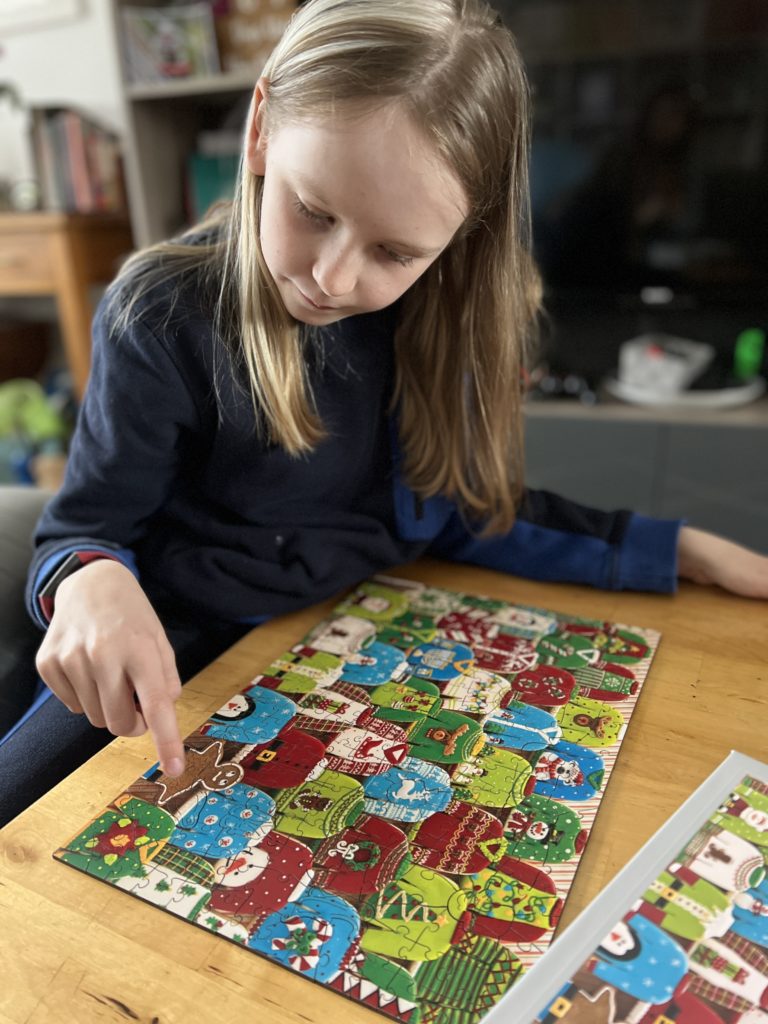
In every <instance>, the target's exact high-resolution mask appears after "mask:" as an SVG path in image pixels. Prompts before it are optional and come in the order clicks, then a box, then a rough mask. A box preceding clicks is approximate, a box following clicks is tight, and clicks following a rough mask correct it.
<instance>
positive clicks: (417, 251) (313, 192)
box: [295, 173, 442, 259]
mask: <svg viewBox="0 0 768 1024" xmlns="http://www.w3.org/2000/svg"><path fill="white" fill-rule="evenodd" d="M295 177H296V183H297V184H298V185H299V187H300V188H301V189H302V191H303V192H305V193H307V195H308V196H309V197H310V198H311V199H312V200H313V201H314V202H316V203H317V204H318V206H320V207H322V208H323V209H324V210H331V209H332V208H333V204H332V203H329V202H328V200H327V199H325V198H324V197H323V196H321V195H320V193H319V192H318V191H317V189H316V188H315V186H314V185H313V184H312V182H311V181H310V180H309V179H308V178H305V177H304V175H303V174H300V173H297V174H296V176H295ZM380 244H381V245H385V246H387V247H388V248H391V249H398V250H404V253H403V254H404V255H407V256H414V257H416V258H417V259H419V258H426V257H427V256H436V255H437V254H438V253H439V252H440V251H441V249H442V246H439V245H438V246H435V247H434V248H429V247H427V248H425V247H424V246H421V245H414V244H413V242H400V241H395V240H394V239H384V240H382V241H381V243H380Z"/></svg>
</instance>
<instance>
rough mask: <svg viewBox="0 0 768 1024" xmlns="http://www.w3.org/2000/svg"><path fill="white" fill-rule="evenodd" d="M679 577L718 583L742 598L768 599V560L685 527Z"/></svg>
mask: <svg viewBox="0 0 768 1024" xmlns="http://www.w3.org/2000/svg"><path fill="white" fill-rule="evenodd" d="M677 562H678V566H677V574H678V576H680V577H682V578H683V579H687V580H693V581H694V583H716V584H717V585H718V586H720V587H723V589H725V590H730V591H732V592H733V593H734V594H740V595H741V596H742V597H757V598H764V599H768V558H766V557H765V555H759V554H758V553H757V552H756V551H750V550H749V548H745V547H742V546H741V545H740V544H734V543H733V541H730V540H725V539H724V538H723V537H718V536H716V535H715V534H714V533H706V532H705V531H704V530H695V529H693V527H690V526H683V527H682V529H681V530H680V536H679V538H678V542H677Z"/></svg>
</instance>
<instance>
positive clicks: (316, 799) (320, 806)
mask: <svg viewBox="0 0 768 1024" xmlns="http://www.w3.org/2000/svg"><path fill="white" fill-rule="evenodd" d="M373 777H374V778H376V776H373ZM378 777H379V778H383V777H384V776H378ZM275 803H276V808H277V809H276V814H275V828H277V829H278V830H279V831H281V832H288V833H289V834H290V835H295V836H302V837H304V838H306V839H325V838H326V836H332V835H333V834H334V833H335V832H340V831H341V830H342V829H344V828H346V827H347V825H353V824H354V823H355V821H356V820H357V818H358V817H359V816H360V815H361V814H362V811H363V787H362V786H361V784H360V783H359V782H358V781H357V779H353V778H352V777H351V776H349V775H344V774H342V773H341V772H334V771H331V770H329V769H325V770H324V771H323V772H322V774H320V775H319V776H318V777H317V778H316V779H308V780H307V781H306V782H303V783H302V784H301V785H300V786H294V787H293V788H292V789H283V790H281V791H280V792H279V793H278V795H277V799H276V801H275Z"/></svg>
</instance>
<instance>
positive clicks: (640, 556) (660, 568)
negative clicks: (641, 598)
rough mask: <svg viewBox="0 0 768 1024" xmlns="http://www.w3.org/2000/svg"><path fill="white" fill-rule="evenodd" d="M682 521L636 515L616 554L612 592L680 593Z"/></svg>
mask: <svg viewBox="0 0 768 1024" xmlns="http://www.w3.org/2000/svg"><path fill="white" fill-rule="evenodd" d="M684 522H685V520H682V519H652V518H650V517H649V516H643V515H639V514H638V513H633V514H632V515H631V516H630V519H629V522H628V524H627V527H626V530H625V532H624V536H623V537H622V539H621V543H620V544H619V547H618V550H617V552H616V560H615V562H614V566H613V574H612V575H613V579H612V581H611V589H612V590H649V591H654V592H656V593H660V594H674V593H675V591H676V590H677V542H678V537H679V534H680V528H681V527H682V526H683V525H684Z"/></svg>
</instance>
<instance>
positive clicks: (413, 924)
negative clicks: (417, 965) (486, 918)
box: [360, 866, 468, 960]
mask: <svg viewBox="0 0 768 1024" xmlns="http://www.w3.org/2000/svg"><path fill="white" fill-rule="evenodd" d="M467 903H468V901H467V897H466V895H465V894H464V893H463V892H462V891H461V890H460V889H459V887H458V886H457V885H456V883H455V882H452V881H451V880H450V879H448V878H445V877H444V876H443V875H440V874H438V873H437V872H436V871H430V870H429V869H428V868H422V867H419V866H413V867H411V868H409V869H408V870H407V871H406V872H404V874H403V875H402V876H401V877H400V878H398V879H397V880H396V881H394V882H390V883H389V885H386V886H384V888H383V889H381V890H380V891H379V892H377V893H376V894H375V895H373V896H370V897H369V898H368V899H367V900H366V901H365V902H364V903H363V904H362V906H361V908H360V917H361V918H362V920H363V922H364V923H365V924H366V925H367V927H366V928H365V929H364V930H363V933H362V936H361V939H360V947H361V949H363V950H365V951H366V952H371V953H380V954H382V955H384V956H394V957H397V958H399V959H404V960H433V959H435V958H437V957H439V956H442V955H443V953H445V951H446V950H447V949H448V947H449V946H450V944H451V942H452V940H453V938H454V934H455V932H456V931H457V929H458V928H459V927H460V926H463V922H464V920H465V911H466V909H467Z"/></svg>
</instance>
